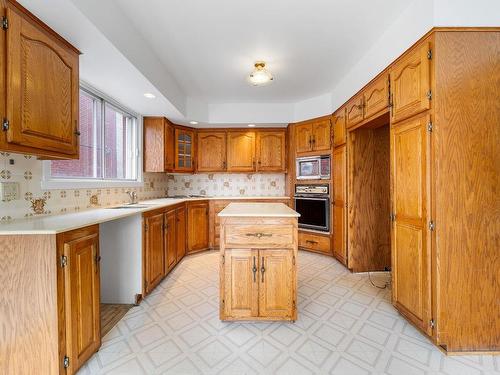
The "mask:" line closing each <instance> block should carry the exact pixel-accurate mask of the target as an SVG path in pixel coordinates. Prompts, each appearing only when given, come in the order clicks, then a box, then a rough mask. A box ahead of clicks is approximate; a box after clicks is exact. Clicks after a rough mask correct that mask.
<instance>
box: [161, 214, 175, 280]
mask: <svg viewBox="0 0 500 375" xmlns="http://www.w3.org/2000/svg"><path fill="white" fill-rule="evenodd" d="M163 220H164V235H163V238H164V245H163V246H164V249H165V255H164V256H165V269H164V272H163V274H164V276H165V275H167V273H168V272H169V271H170V270H171V269H172V268H174V267H175V264H176V263H177V242H176V241H177V238H176V237H177V236H176V232H177V230H176V229H177V228H176V222H177V218H176V210H175V209H173V210H170V211H167V212H166V213H164V214H163Z"/></svg>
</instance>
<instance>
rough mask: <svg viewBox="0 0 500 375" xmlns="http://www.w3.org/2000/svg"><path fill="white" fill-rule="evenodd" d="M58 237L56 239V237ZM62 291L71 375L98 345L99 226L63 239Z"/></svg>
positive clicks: (99, 325)
mask: <svg viewBox="0 0 500 375" xmlns="http://www.w3.org/2000/svg"><path fill="white" fill-rule="evenodd" d="M58 236H59V235H58ZM60 236H62V238H63V240H62V255H63V256H64V257H65V258H64V259H66V261H67V262H66V265H65V266H64V267H63V268H62V272H63V280H64V281H63V285H64V291H60V293H61V294H62V296H61V298H62V300H61V302H62V304H63V306H61V309H62V310H63V311H64V316H63V321H64V329H65V332H64V338H65V341H64V343H65V345H64V344H63V345H64V346H65V347H64V348H63V350H64V351H65V352H66V355H67V356H68V358H69V368H68V369H67V370H68V371H69V373H71V374H74V373H76V372H77V370H78V369H79V368H80V367H81V366H82V365H83V364H84V363H85V362H86V361H87V360H88V359H89V358H90V357H91V356H92V354H94V353H95V352H96V351H97V350H98V349H99V346H100V345H101V323H100V276H99V272H100V267H99V260H100V257H99V228H98V226H95V227H90V228H83V229H78V230H75V231H72V232H66V233H63V234H62V235H60Z"/></svg>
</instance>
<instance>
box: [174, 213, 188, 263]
mask: <svg viewBox="0 0 500 375" xmlns="http://www.w3.org/2000/svg"><path fill="white" fill-rule="evenodd" d="M175 219H176V226H175V235H176V242H177V263H178V262H179V261H180V260H181V259H182V258H184V255H186V207H185V206H183V207H179V208H177V209H176V210H175Z"/></svg>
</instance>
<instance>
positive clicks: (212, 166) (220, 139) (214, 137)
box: [196, 131, 226, 172]
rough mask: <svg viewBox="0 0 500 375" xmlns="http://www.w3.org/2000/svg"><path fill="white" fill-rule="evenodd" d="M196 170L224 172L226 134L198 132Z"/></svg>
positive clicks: (222, 132) (221, 132)
mask: <svg viewBox="0 0 500 375" xmlns="http://www.w3.org/2000/svg"><path fill="white" fill-rule="evenodd" d="M197 146H198V150H197V160H198V163H197V165H196V169H197V171H199V172H217V171H225V170H226V132H224V131H219V132H216V131H214V132H205V131H203V132H202V131H199V132H198V143H197Z"/></svg>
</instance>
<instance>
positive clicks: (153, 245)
mask: <svg viewBox="0 0 500 375" xmlns="http://www.w3.org/2000/svg"><path fill="white" fill-rule="evenodd" d="M163 228H164V227H163V213H157V214H155V215H153V216H147V217H145V218H144V235H143V239H144V250H143V263H144V265H143V269H144V295H146V294H149V293H151V291H152V290H153V289H154V288H155V287H156V286H157V285H158V284H159V283H160V281H161V280H162V279H163V276H164V274H165V263H164V262H165V256H164V253H163V251H164V250H163V244H164V233H163Z"/></svg>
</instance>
